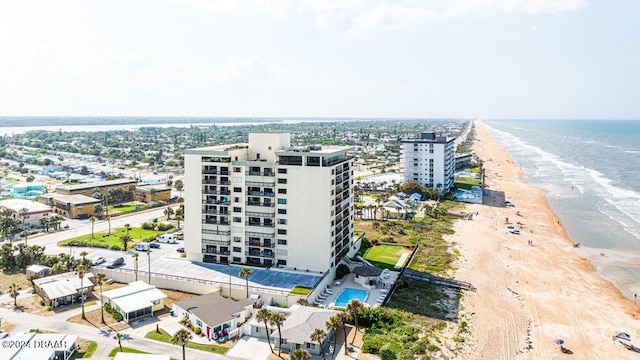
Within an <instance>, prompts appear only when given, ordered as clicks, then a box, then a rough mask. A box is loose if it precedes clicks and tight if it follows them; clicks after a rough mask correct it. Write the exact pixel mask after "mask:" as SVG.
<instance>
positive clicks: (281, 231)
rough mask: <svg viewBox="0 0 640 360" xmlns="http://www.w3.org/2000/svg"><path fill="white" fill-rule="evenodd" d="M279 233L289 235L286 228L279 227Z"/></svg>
mask: <svg viewBox="0 0 640 360" xmlns="http://www.w3.org/2000/svg"><path fill="white" fill-rule="evenodd" d="M278 235H287V230H285V229H278Z"/></svg>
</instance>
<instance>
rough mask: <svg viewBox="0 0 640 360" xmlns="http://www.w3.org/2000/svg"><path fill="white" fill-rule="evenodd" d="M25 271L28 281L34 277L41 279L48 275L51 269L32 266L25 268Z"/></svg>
mask: <svg viewBox="0 0 640 360" xmlns="http://www.w3.org/2000/svg"><path fill="white" fill-rule="evenodd" d="M26 271H27V278H28V279H31V278H32V277H34V276H37V277H39V278H43V277H45V276H48V275H49V271H51V268H50V267H48V266H46V265H39V264H33V265H30V266H29V267H27V269H26Z"/></svg>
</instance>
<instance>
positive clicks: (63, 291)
mask: <svg viewBox="0 0 640 360" xmlns="http://www.w3.org/2000/svg"><path fill="white" fill-rule="evenodd" d="M91 278H93V274H92V273H90V272H87V273H86V274H85V276H84V280H83V284H82V285H81V284H80V278H79V277H78V273H76V272H75V271H71V272H66V273H62V274H57V275H51V276H46V277H43V278H40V279H35V280H33V283H34V284H36V285H37V286H38V287H39V288H40V289H42V291H44V292H45V294H46V295H47V297H48V298H49V299H58V298H61V297H64V296H69V295H74V294H77V293H78V290H79V289H80V288H88V287H90V286H93V282H91Z"/></svg>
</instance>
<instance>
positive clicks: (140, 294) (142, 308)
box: [102, 281, 167, 322]
mask: <svg viewBox="0 0 640 360" xmlns="http://www.w3.org/2000/svg"><path fill="white" fill-rule="evenodd" d="M166 297H167V295H165V293H163V292H162V291H160V290H158V289H157V288H156V287H155V286H153V285H149V284H147V283H145V282H144V281H134V282H132V283H130V284H129V286H125V287H121V288H118V289H114V290H109V291H105V292H103V293H102V300H103V302H104V303H105V304H109V305H110V306H111V308H113V309H115V310H116V311H117V312H119V313H120V314H121V315H122V318H123V319H124V320H125V321H126V322H131V321H133V320H137V319H140V318H142V317H146V316H153V313H154V311H160V310H162V309H164V299H166Z"/></svg>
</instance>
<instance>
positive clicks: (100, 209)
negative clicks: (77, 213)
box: [93, 204, 104, 218]
mask: <svg viewBox="0 0 640 360" xmlns="http://www.w3.org/2000/svg"><path fill="white" fill-rule="evenodd" d="M93 213H94V214H96V216H97V217H99V218H102V214H103V213H104V208H103V207H102V205H100V204H96V206H94V207H93Z"/></svg>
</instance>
